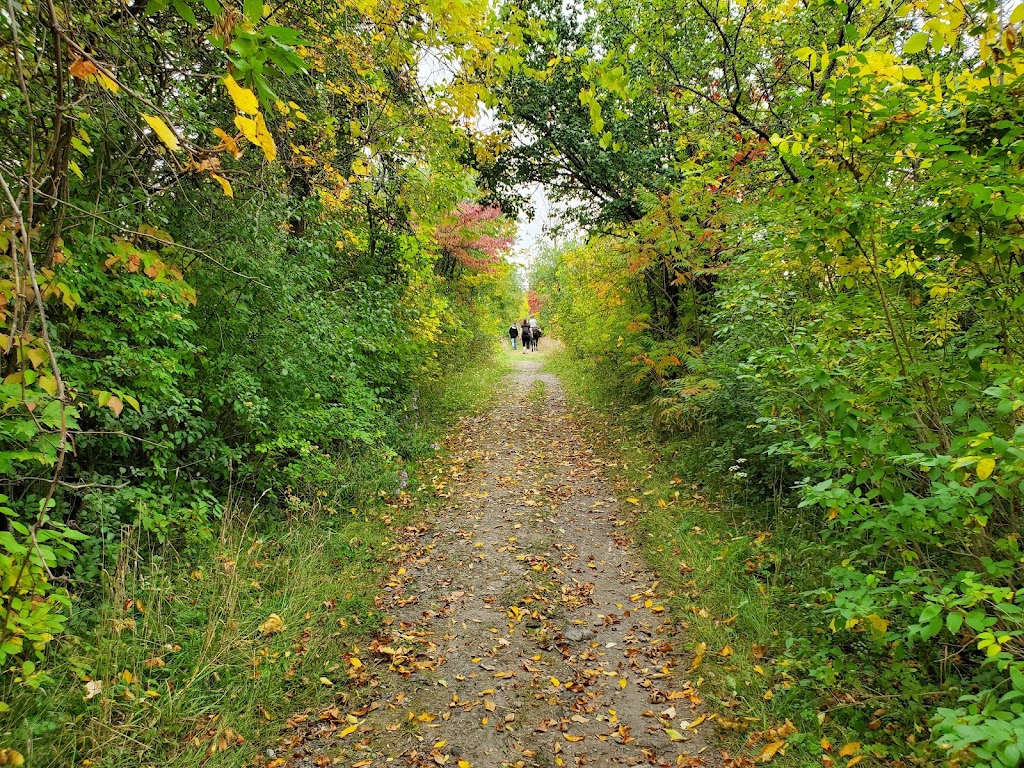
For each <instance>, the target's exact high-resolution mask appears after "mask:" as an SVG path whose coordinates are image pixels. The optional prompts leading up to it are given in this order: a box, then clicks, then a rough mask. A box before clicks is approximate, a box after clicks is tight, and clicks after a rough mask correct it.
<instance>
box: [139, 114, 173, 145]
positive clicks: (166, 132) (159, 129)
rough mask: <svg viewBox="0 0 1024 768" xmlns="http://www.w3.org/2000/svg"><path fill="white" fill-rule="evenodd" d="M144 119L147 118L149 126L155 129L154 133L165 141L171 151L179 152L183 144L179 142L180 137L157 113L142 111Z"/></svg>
mask: <svg viewBox="0 0 1024 768" xmlns="http://www.w3.org/2000/svg"><path fill="white" fill-rule="evenodd" d="M140 114H141V115H142V119H143V120H145V121H146V122H147V123H148V124H149V127H150V128H152V129H153V133H155V134H156V135H157V137H158V138H159V139H160V141H162V142H163V143H164V145H165V146H166V147H167V148H168V149H169V150H171V152H177V151H178V150H180V149H181V144H180V143H179V142H178V137H177V135H176V134H175V133H174V131H172V130H171V129H170V128H169V127H168V126H167V123H165V122H164V121H163V120H162V119H161V118H160V117H157V116H156V115H147V114H146V113H145V112H141V113H140Z"/></svg>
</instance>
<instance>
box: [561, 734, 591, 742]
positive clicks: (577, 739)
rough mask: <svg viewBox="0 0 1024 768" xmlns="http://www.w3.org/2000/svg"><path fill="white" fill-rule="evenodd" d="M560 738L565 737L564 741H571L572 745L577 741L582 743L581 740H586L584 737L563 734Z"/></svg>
mask: <svg viewBox="0 0 1024 768" xmlns="http://www.w3.org/2000/svg"><path fill="white" fill-rule="evenodd" d="M562 736H564V737H565V740H566V741H571V742H573V743H575V742H577V741H583V739H584V738H586V737H585V736H577V735H575V734H572V733H563V734H562Z"/></svg>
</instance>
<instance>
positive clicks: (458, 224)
mask: <svg viewBox="0 0 1024 768" xmlns="http://www.w3.org/2000/svg"><path fill="white" fill-rule="evenodd" d="M513 226H514V224H513V222H512V221H510V220H509V219H507V218H506V217H505V216H504V215H503V214H502V212H501V208H499V207H498V206H495V205H489V206H484V205H479V204H478V203H470V202H463V203H459V204H458V205H457V206H456V207H455V210H454V211H452V212H451V213H450V214H449V215H448V216H446V217H445V219H444V220H443V221H442V222H441V223H440V224H438V225H437V227H436V228H435V229H434V245H435V246H436V247H437V249H438V251H440V253H441V259H440V260H439V262H438V271H439V272H440V273H441V274H444V275H452V274H454V273H455V272H456V271H457V270H458V269H459V268H460V267H465V268H468V269H471V270H475V271H478V272H492V271H493V270H494V269H495V267H497V265H498V264H500V263H501V254H502V253H503V252H504V251H506V250H508V247H509V246H510V245H512V241H513V240H514V238H513V236H512V234H511V232H512V228H513Z"/></svg>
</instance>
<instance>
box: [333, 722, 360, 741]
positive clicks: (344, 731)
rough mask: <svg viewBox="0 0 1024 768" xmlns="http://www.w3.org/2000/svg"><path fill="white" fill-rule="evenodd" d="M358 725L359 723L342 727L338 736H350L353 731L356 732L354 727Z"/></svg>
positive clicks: (342, 737)
mask: <svg viewBox="0 0 1024 768" xmlns="http://www.w3.org/2000/svg"><path fill="white" fill-rule="evenodd" d="M358 727H359V723H356V724H355V725H350V726H349V727H348V728H342V729H341V731H340V732H339V733H338V738H339V739H344V738H345V737H346V736H351V735H352V734H353V733H355V732H356V729H357V728H358Z"/></svg>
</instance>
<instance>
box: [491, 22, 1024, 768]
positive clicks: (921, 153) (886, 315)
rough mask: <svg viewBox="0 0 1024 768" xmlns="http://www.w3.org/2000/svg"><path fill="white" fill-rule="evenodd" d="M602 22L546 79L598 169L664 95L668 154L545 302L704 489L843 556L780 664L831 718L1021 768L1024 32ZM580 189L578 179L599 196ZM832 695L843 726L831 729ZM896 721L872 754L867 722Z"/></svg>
mask: <svg viewBox="0 0 1024 768" xmlns="http://www.w3.org/2000/svg"><path fill="white" fill-rule="evenodd" d="M593 9H594V13H593V14H591V15H590V16H589V17H587V18H586V19H585V20H581V21H579V25H580V26H579V27H578V28H577V30H576V32H575V33H574V34H575V35H576V38H574V43H576V44H579V45H581V47H580V48H579V49H577V52H576V53H575V54H569V55H565V54H563V58H562V59H561V60H560V61H559V63H558V64H557V65H555V66H556V67H564V68H567V69H573V70H574V71H576V72H578V73H580V74H579V76H580V77H582V78H584V79H585V80H586V82H587V83H589V87H590V90H589V91H587V92H586V93H582V94H581V96H580V101H581V102H582V104H581V108H582V110H587V109H589V111H590V115H589V116H590V118H591V119H590V120H589V121H587V122H589V126H587V122H584V123H583V124H584V126H587V127H589V129H590V130H591V136H592V137H593V141H594V143H595V144H599V145H600V148H598V147H595V146H594V144H591V143H590V141H591V139H590V138H588V137H586V134H585V133H583V132H582V131H581V132H580V133H579V134H578V135H577V140H578V141H579V142H580V143H581V145H587V146H588V147H592V148H593V149H592V150H589V149H588V151H593V152H596V153H601V152H603V153H604V154H606V155H609V156H610V159H609V162H611V163H627V162H635V161H636V157H635V156H630V157H628V158H627V157H619V156H623V155H628V154H629V150H630V148H631V147H630V141H631V140H630V138H629V136H630V135H631V134H630V132H635V131H636V130H638V129H639V126H642V125H644V124H645V121H647V120H649V119H650V118H649V115H650V114H651V105H650V101H651V100H652V99H660V103H661V104H662V106H663V114H664V121H662V122H660V123H659V125H658V126H657V129H658V130H661V131H668V132H669V133H670V134H671V135H672V136H673V137H675V152H674V153H668V155H667V156H668V157H669V158H670V159H668V160H667V161H664V163H663V165H662V167H661V168H654V167H652V168H651V169H650V173H651V177H652V181H651V182H650V183H649V184H646V183H644V184H639V185H636V186H634V187H632V188H624V189H623V188H618V189H616V190H615V193H614V194H615V195H616V196H622V197H629V198H631V199H632V200H634V201H635V204H636V206H637V207H638V208H639V210H638V211H637V212H636V215H634V216H628V217H623V216H618V217H617V219H616V220H615V221H614V223H613V224H611V225H608V224H606V223H604V222H605V221H606V218H607V217H608V216H612V215H613V211H612V208H611V207H609V206H606V205H605V203H604V201H603V199H602V198H601V197H600V196H595V197H591V198H589V199H590V200H592V201H593V204H592V205H591V206H589V207H586V208H583V209H581V211H580V216H581V218H584V219H588V218H589V222H590V223H591V225H602V228H601V229H600V230H597V229H594V230H592V234H591V236H590V238H589V239H588V240H587V242H586V243H585V244H579V245H573V246H570V247H567V248H565V249H562V250H561V251H559V252H555V253H552V254H551V255H550V256H549V258H548V259H547V260H546V261H545V262H544V263H543V264H542V265H541V266H539V267H538V268H537V269H536V270H535V273H534V276H533V280H532V286H533V287H534V288H535V289H536V290H538V292H539V293H540V295H541V299H542V301H543V302H545V303H546V304H547V306H548V311H549V312H553V314H554V317H555V319H556V322H557V325H558V327H559V329H560V332H561V333H562V335H563V337H564V338H565V339H566V341H567V343H568V345H569V347H570V350H571V351H572V353H573V354H575V355H576V356H577V357H579V358H580V359H583V360H586V361H589V364H590V365H593V366H596V367H599V368H600V369H601V370H602V373H603V375H604V376H605V377H606V378H614V379H617V380H619V381H621V382H623V390H624V394H625V396H626V397H627V398H631V399H632V401H633V402H643V403H645V404H647V407H648V408H650V412H651V418H652V420H653V422H654V424H655V426H656V427H657V428H658V429H659V430H661V431H662V433H663V434H664V435H665V436H666V437H667V438H668V439H685V441H686V445H687V449H688V450H687V452H688V453H689V457H688V458H687V457H684V458H683V459H682V460H681V461H683V462H684V463H688V464H689V465H690V469H691V471H692V474H693V476H696V477H700V478H701V479H703V480H704V481H705V482H706V483H707V484H708V485H711V486H713V485H715V484H716V483H717V484H718V485H719V486H723V485H727V484H728V483H733V482H734V481H735V479H736V477H737V476H738V475H742V478H743V480H744V483H745V484H746V485H747V487H748V488H749V489H750V491H751V493H750V494H749V496H748V497H747V499H748V500H756V499H757V498H772V497H773V496H774V497H776V502H777V503H778V504H781V505H783V506H784V507H786V506H788V508H789V509H790V510H791V512H790V513H789V514H788V515H785V514H784V515H783V516H782V517H781V519H778V520H776V521H775V525H776V526H790V525H799V527H800V529H801V530H803V531H804V533H805V535H806V536H808V537H809V538H810V539H812V540H813V541H814V542H820V543H824V544H825V545H826V546H827V547H828V550H829V551H830V553H831V555H830V558H831V560H832V563H831V567H830V568H828V570H827V572H826V573H822V574H820V576H821V578H819V579H816V581H817V582H818V584H819V585H820V587H819V588H816V589H815V588H809V589H808V590H807V591H806V592H805V594H804V600H805V602H806V607H807V611H806V617H805V619H804V622H805V624H806V625H805V626H802V627H800V628H799V629H798V630H796V631H794V632H792V633H791V635H790V637H789V639H788V641H787V643H786V645H787V646H788V649H789V653H790V654H791V655H792V657H793V661H794V662H795V663H797V664H798V665H799V666H798V668H799V669H800V670H801V671H802V686H801V688H802V689H804V690H805V691H806V690H810V691H814V692H816V694H817V696H819V697H820V698H819V701H818V703H819V704H820V705H821V706H822V713H823V715H822V716H823V717H824V716H826V714H825V713H827V716H828V717H835V718H839V720H840V721H841V723H842V724H844V725H846V726H847V727H852V728H856V729H860V730H863V731H864V736H865V738H867V739H869V740H870V741H872V742H874V746H873V749H874V751H875V752H876V754H878V755H879V756H884V755H892V754H902V753H904V752H908V751H909V752H913V751H914V750H915V747H913V746H908V742H907V737H908V736H911V737H912V738H910V744H913V743H915V742H917V740H918V736H917V734H916V733H914V729H915V727H917V726H918V725H919V724H920V723H921V722H922V721H927V723H928V725H929V726H930V729H931V737H932V739H933V740H934V744H935V745H936V747H937V748H938V749H939V750H940V751H942V752H944V753H946V754H947V755H948V756H950V758H951V759H953V760H955V761H957V762H959V763H960V764H974V765H986V766H987V765H1000V766H1014V765H1017V764H1018V763H1019V761H1020V759H1021V753H1020V744H1021V739H1022V737H1024V730H1022V728H1024V613H1022V611H1024V591H1022V590H1021V586H1022V583H1021V573H1022V565H1024V559H1022V553H1021V541H1020V534H1021V530H1022V524H1024V520H1022V517H1021V514H1022V512H1021V500H1022V496H1021V479H1022V478H1021V470H1022V468H1024V465H1022V463H1021V462H1022V460H1024V445H1022V440H1024V429H1022V428H1021V426H1020V424H1019V421H1020V413H1021V408H1022V407H1024V393H1022V387H1024V377H1022V368H1021V354H1022V353H1021V350H1022V345H1024V336H1022V331H1024V326H1022V325H1021V315H1020V309H1021V307H1022V306H1024V296H1022V290H1021V282H1020V275H1021V271H1022V269H1024V232H1022V219H1021V212H1022V210H1024V193H1022V192H1021V190H1022V175H1024V129H1022V128H1021V125H1022V120H1024V113H1022V111H1021V103H1022V102H1021V98H1020V97H1021V95H1022V93H1024V80H1022V75H1024V55H1022V52H1021V51H1020V50H1018V49H1017V48H1016V45H1017V43H1016V39H1017V34H1018V31H1019V24H1020V22H1021V20H1022V15H1024V11H1022V10H1021V8H1017V10H1016V11H1014V12H1013V14H1012V17H1011V18H1008V17H1007V16H1006V15H1005V14H1003V15H1000V14H999V13H997V12H996V10H997V9H996V8H995V6H994V5H992V4H988V5H986V4H985V3H975V4H967V5H966V6H962V7H961V6H959V5H957V6H953V5H949V4H943V3H939V4H935V3H932V4H927V3H911V4H908V5H904V6H903V7H902V8H900V9H898V11H897V9H896V8H895V7H890V6H888V5H885V4H870V3H868V4H856V5H849V6H846V5H832V4H828V3H823V4H814V3H812V4H811V5H809V6H805V7H803V8H802V9H800V10H796V9H795V7H793V6H787V5H782V4H780V5H777V6H776V5H772V6H771V7H770V8H767V9H765V8H762V7H760V6H759V7H758V9H757V10H756V11H749V10H734V9H732V7H731V6H730V9H729V10H725V9H724V8H720V7H719V6H715V5H712V6H707V5H706V4H702V3H699V2H698V3H682V4H674V3H669V4H666V3H660V2H653V3H642V4H641V6H640V8H639V10H637V11H636V13H635V14H634V15H632V16H628V15H626V14H620V15H616V14H617V10H616V7H615V6H614V4H606V3H600V2H596V3H593ZM716 9H717V10H716ZM687 13H690V14H692V15H693V18H695V19H696V20H695V21H694V20H692V19H690V18H688V20H687V22H686V24H684V25H683V26H681V27H680V28H679V29H677V30H676V31H675V32H673V33H664V34H661V33H659V31H658V30H659V29H660V20H661V19H664V18H667V17H670V16H671V15H673V14H683V15H684V16H685V15H686V14H687ZM837 14H840V15H838V16H837ZM536 15H537V17H538V21H540V22H542V23H544V24H548V25H551V28H552V29H560V27H558V24H557V22H556V21H553V19H556V18H557V17H558V16H559V11H557V10H554V9H546V10H538V11H537V12H536ZM1008 22H1009V23H1008ZM580 28H582V30H583V31H582V32H581V31H580ZM702 31H703V32H702ZM579 38H582V41H583V42H582V43H580V39H579ZM552 39H561V38H559V37H557V36H556V35H552ZM624 41H633V42H634V43H635V44H636V47H635V48H629V47H627V46H625V45H624V44H623V42H624ZM613 43H615V44H613ZM588 45H589V46H590V47H589V48H588V47H587V46H588ZM557 48H558V42H552V43H550V47H549V49H548V50H546V51H545V52H544V53H543V55H552V54H553V53H555V52H556V50H555V49H557ZM584 51H587V52H586V53H584ZM598 51H600V54H599V53H598ZM627 51H628V53H627ZM534 66H538V65H537V64H534ZM723 73H724V74H723ZM543 82H545V83H552V84H551V85H546V86H538V87H548V88H551V89H556V88H559V87H560V86H559V85H558V84H557V78H549V79H547V80H544V81H543ZM498 88H499V93H500V92H501V91H500V86H498ZM588 103H589V105H590V106H589V107H588V106H587V105H588ZM595 105H596V106H595ZM508 114H509V117H508V118H507V119H508V121H509V124H510V125H511V124H514V123H515V122H516V120H517V111H516V110H510V111H509V113H508ZM652 130H653V128H652ZM598 137H602V140H600V141H598ZM545 140H550V141H552V142H557V141H558V140H559V137H549V138H548V139H544V138H542V139H539V140H538V141H540V142H543V141H545ZM652 141H653V140H652ZM662 141H663V139H662ZM615 145H619V147H618V149H616V146H615ZM584 156H586V154H585V153H584ZM579 168H580V169H583V170H576V171H569V170H566V171H565V174H566V176H568V177H572V178H574V179H576V180H577V182H578V183H579V184H580V185H582V186H587V184H594V185H596V184H598V183H599V182H600V180H601V179H600V178H598V174H599V169H598V166H597V165H596V164H592V163H588V162H586V161H585V160H584V161H582V162H580V163H579ZM620 178H621V177H620ZM496 189H497V190H498V192H499V194H500V193H501V188H500V187H496ZM609 194H611V193H609ZM595 210H596V211H598V212H599V214H598V215H594V212H595ZM684 456H685V454H684ZM741 460H742V462H743V463H742V465H741V464H738V463H737V462H740V461H741ZM694 470H699V471H694ZM730 475H731V477H730ZM716 476H718V478H719V479H718V480H716V479H715V478H716ZM722 478H729V480H728V481H725V480H723V479H722ZM813 510H817V515H818V517H817V520H818V524H817V526H816V527H815V529H814V530H812V531H808V530H806V528H805V527H803V522H804V521H805V519H806V515H807V514H808V513H809V512H810V511H813ZM750 514H751V515H753V516H758V515H759V513H758V512H756V511H752V512H751V513H750ZM760 519H762V520H770V519H771V518H770V517H769V516H764V515H762V516H761V518H760ZM809 551H810V550H809ZM815 551H818V550H815ZM806 567H808V568H809V569H814V568H817V567H819V564H818V562H817V561H815V562H814V563H810V562H809V563H807V566H806ZM836 688H838V690H839V691H841V692H843V693H842V695H844V696H849V697H852V699H848V701H850V703H851V704H854V705H855V706H844V707H843V708H842V709H840V710H839V711H838V713H837V714H832V713H830V712H828V707H827V706H826V705H827V702H828V700H829V698H830V697H831V696H832V693H831V692H832V691H833V690H834V689H836ZM796 696H797V695H796V694H795V693H794V694H792V695H791V697H790V700H792V701H794V702H805V701H806V699H805V698H803V696H802V695H801V696H800V697H797V698H795V699H794V698H793V697H796ZM786 701H787V699H786V698H784V697H782V698H780V700H779V703H778V706H779V707H782V708H785V707H786V706H787V705H786V703H785V702H786ZM886 702H889V703H886ZM892 702H899V703H900V709H899V710H898V712H897V713H893V714H890V715H888V716H887V717H889V718H890V720H891V724H890V726H889V727H888V728H886V729H884V730H882V731H880V732H878V733H875V734H873V733H872V731H873V730H875V729H877V728H878V727H879V725H880V721H878V722H875V721H877V718H871V717H868V716H866V715H867V714H869V713H870V712H872V711H873V710H875V709H876V708H878V707H880V706H881V705H882V704H883V703H886V704H885V709H886V710H887V711H891V710H892ZM783 711H785V712H786V713H787V715H788V714H791V713H792V711H791V710H785V709H783ZM872 722H874V725H873V726H872V727H871V728H869V727H868V725H869V723H872ZM933 754H934V753H933Z"/></svg>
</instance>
